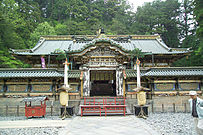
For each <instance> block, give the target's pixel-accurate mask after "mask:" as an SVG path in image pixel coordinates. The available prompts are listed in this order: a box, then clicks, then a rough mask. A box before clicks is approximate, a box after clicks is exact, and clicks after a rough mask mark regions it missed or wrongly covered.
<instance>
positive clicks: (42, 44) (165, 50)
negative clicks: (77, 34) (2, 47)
mask: <svg viewBox="0 0 203 135" xmlns="http://www.w3.org/2000/svg"><path fill="white" fill-rule="evenodd" d="M83 37H84V36H83ZM115 37H117V38H115ZM130 37H131V38H128V39H127V40H126V39H125V40H122V39H121V38H126V35H123V37H122V36H120V37H119V36H106V37H105V38H96V37H95V36H92V38H91V39H90V38H89V39H88V36H87V38H81V39H80V40H78V41H76V40H75V39H72V37H71V36H66V37H63V38H61V36H47V37H46V36H44V37H41V40H40V41H39V42H38V43H37V45H36V46H35V47H34V48H33V49H30V50H29V49H26V50H12V49H11V51H12V53H14V54H17V55H49V54H53V53H54V52H55V50H57V49H59V50H65V51H70V52H72V53H77V52H81V51H83V50H84V49H86V48H87V47H89V46H95V45H96V43H97V42H109V43H110V44H111V45H112V46H117V47H118V48H120V49H121V50H123V51H124V52H129V51H131V50H133V49H135V48H138V49H140V50H142V52H148V53H151V54H182V53H188V52H191V51H190V50H188V49H186V48H182V49H176V50H175V49H173V48H169V47H168V46H166V45H165V44H164V42H163V41H162V40H161V39H160V37H159V36H130ZM118 38H120V39H121V40H117V39H118Z"/></svg>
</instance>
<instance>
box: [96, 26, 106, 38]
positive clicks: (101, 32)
mask: <svg viewBox="0 0 203 135" xmlns="http://www.w3.org/2000/svg"><path fill="white" fill-rule="evenodd" d="M97 38H107V36H106V35H105V32H104V28H100V29H99V31H98V36H97Z"/></svg>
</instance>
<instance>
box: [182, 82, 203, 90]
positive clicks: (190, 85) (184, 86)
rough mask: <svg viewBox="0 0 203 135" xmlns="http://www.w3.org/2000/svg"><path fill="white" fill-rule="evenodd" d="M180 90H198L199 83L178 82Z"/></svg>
mask: <svg viewBox="0 0 203 135" xmlns="http://www.w3.org/2000/svg"><path fill="white" fill-rule="evenodd" d="M179 89H180V90H199V83H179Z"/></svg>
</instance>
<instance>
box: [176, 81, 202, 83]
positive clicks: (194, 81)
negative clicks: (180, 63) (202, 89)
mask: <svg viewBox="0 0 203 135" xmlns="http://www.w3.org/2000/svg"><path fill="white" fill-rule="evenodd" d="M178 82H196V83H200V82H201V81H200V80H178Z"/></svg>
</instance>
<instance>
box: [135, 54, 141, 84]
mask: <svg viewBox="0 0 203 135" xmlns="http://www.w3.org/2000/svg"><path fill="white" fill-rule="evenodd" d="M136 66H137V88H138V87H140V86H141V82H140V61H139V60H138V58H137V61H136Z"/></svg>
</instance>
